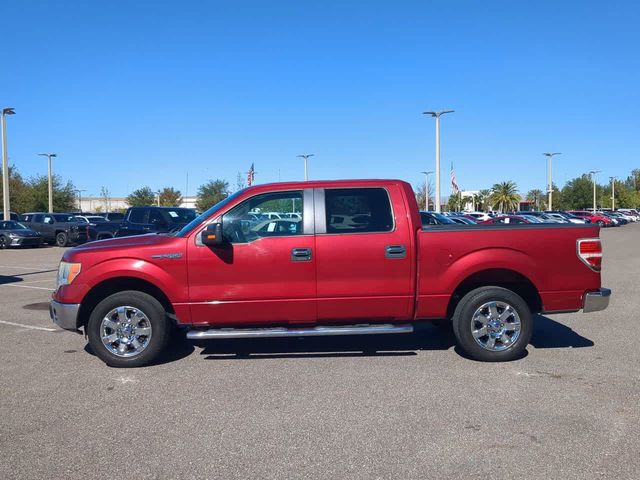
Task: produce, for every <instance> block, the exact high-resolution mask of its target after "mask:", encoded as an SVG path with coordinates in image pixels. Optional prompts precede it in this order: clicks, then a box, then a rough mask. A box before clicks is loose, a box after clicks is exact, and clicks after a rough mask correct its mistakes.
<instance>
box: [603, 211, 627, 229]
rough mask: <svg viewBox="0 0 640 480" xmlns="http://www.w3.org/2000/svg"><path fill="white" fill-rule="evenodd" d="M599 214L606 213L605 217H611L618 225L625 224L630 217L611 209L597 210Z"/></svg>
mask: <svg viewBox="0 0 640 480" xmlns="http://www.w3.org/2000/svg"><path fill="white" fill-rule="evenodd" d="M599 213H600V214H601V215H606V216H607V217H609V218H611V219H612V220H615V221H617V222H618V224H619V225H627V224H628V223H629V222H630V221H631V219H630V218H629V217H627V216H625V215H622V214H621V213H618V212H612V211H610V210H609V211H602V212H599Z"/></svg>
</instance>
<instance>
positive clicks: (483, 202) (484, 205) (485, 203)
mask: <svg viewBox="0 0 640 480" xmlns="http://www.w3.org/2000/svg"><path fill="white" fill-rule="evenodd" d="M478 197H480V198H479V200H478V206H477V209H478V210H479V211H482V210H489V206H490V205H489V198H490V197H491V190H488V189H486V188H485V189H483V190H480V191H479V192H478Z"/></svg>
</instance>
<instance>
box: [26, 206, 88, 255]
mask: <svg viewBox="0 0 640 480" xmlns="http://www.w3.org/2000/svg"><path fill="white" fill-rule="evenodd" d="M20 223H22V224H23V225H25V226H27V227H29V228H31V229H32V230H35V231H36V232H38V233H39V234H40V235H42V238H43V240H44V241H45V242H46V243H55V244H56V245H57V246H59V247H66V246H68V245H71V244H73V243H82V242H85V241H86V240H87V238H88V233H87V225H86V224H81V223H80V222H78V220H76V218H75V216H74V215H73V214H72V213H43V212H33V213H24V214H22V215H21V216H20Z"/></svg>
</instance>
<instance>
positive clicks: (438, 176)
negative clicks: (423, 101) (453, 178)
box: [422, 110, 454, 213]
mask: <svg viewBox="0 0 640 480" xmlns="http://www.w3.org/2000/svg"><path fill="white" fill-rule="evenodd" d="M453 112H454V110H441V111H439V112H422V114H423V115H431V116H432V117H435V119H436V198H435V204H436V212H438V213H440V115H444V114H445V113H453Z"/></svg>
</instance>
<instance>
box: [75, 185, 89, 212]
mask: <svg viewBox="0 0 640 480" xmlns="http://www.w3.org/2000/svg"><path fill="white" fill-rule="evenodd" d="M74 192H76V193H77V194H78V211H79V212H80V213H82V192H86V190H84V189H82V190H81V189H79V188H76V189H75V190H74Z"/></svg>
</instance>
